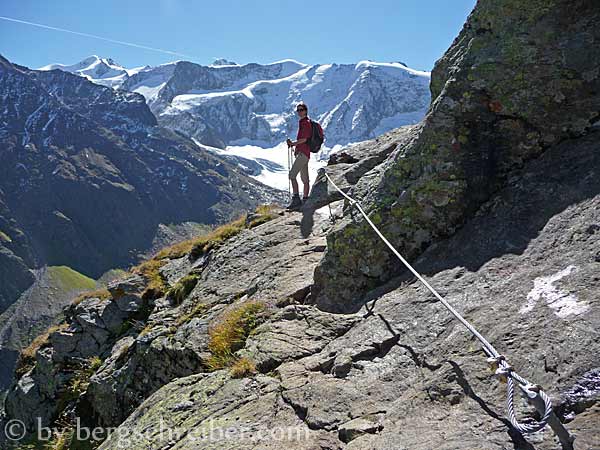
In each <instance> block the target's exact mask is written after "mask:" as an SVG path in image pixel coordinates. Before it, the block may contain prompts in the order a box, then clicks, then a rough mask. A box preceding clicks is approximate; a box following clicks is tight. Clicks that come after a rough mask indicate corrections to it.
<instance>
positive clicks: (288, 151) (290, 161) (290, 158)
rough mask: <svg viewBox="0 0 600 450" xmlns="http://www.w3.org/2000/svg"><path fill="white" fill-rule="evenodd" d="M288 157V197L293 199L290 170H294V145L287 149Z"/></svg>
mask: <svg viewBox="0 0 600 450" xmlns="http://www.w3.org/2000/svg"><path fill="white" fill-rule="evenodd" d="M287 157H288V198H289V200H290V201H291V200H292V180H290V170H292V147H290V146H289V145H288V149H287Z"/></svg>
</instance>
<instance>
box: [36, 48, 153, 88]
mask: <svg viewBox="0 0 600 450" xmlns="http://www.w3.org/2000/svg"><path fill="white" fill-rule="evenodd" d="M146 68H149V67H146ZM54 69H59V70H62V71H64V72H71V73H74V74H75V75H80V76H82V77H85V78H87V79H88V80H90V81H92V82H94V83H96V84H102V85H104V86H108V87H119V86H121V85H122V84H123V82H124V81H125V80H126V79H127V78H128V77H129V76H131V75H133V74H135V73H136V72H137V71H139V70H143V69H144V68H143V67H140V68H137V69H125V68H124V67H122V66H120V65H119V64H117V63H116V62H114V61H113V60H112V59H110V58H100V57H99V56H96V55H92V56H90V57H88V58H85V59H84V60H83V61H80V62H78V63H77V64H73V65H70V66H69V65H65V64H49V65H47V66H44V67H40V68H39V69H38V70H54Z"/></svg>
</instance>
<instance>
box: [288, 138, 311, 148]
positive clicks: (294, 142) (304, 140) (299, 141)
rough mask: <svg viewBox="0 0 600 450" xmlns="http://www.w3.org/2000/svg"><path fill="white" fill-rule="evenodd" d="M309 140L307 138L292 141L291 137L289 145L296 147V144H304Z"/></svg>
mask: <svg viewBox="0 0 600 450" xmlns="http://www.w3.org/2000/svg"><path fill="white" fill-rule="evenodd" d="M307 141H308V139H306V138H302V139H298V140H297V141H292V140H291V139H288V147H295V146H296V145H300V144H304V143H305V142H307Z"/></svg>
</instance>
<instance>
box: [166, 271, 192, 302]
mask: <svg viewBox="0 0 600 450" xmlns="http://www.w3.org/2000/svg"><path fill="white" fill-rule="evenodd" d="M196 284H198V275H196V274H190V275H186V276H184V277H183V278H181V279H180V280H179V281H178V282H177V283H175V286H173V287H172V288H171V289H169V292H167V297H169V299H170V300H171V301H172V302H173V303H175V304H176V305H181V303H182V302H183V301H184V300H185V298H186V297H187V296H188V295H189V293H190V292H192V289H194V288H195V287H196Z"/></svg>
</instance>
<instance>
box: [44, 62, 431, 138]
mask: <svg viewBox="0 0 600 450" xmlns="http://www.w3.org/2000/svg"><path fill="white" fill-rule="evenodd" d="M103 61H105V59H102V58H98V57H90V58H87V59H86V60H84V61H83V62H82V63H79V64H75V65H72V66H59V65H50V66H45V67H44V69H55V68H56V69H61V70H67V71H73V72H77V73H79V74H80V75H82V76H86V77H88V78H90V79H91V80H92V81H94V82H96V83H99V84H105V85H108V86H111V87H115V88H120V89H125V90H128V91H133V92H138V93H141V94H142V95H144V96H145V98H146V101H147V103H148V105H149V106H150V107H151V109H152V111H153V112H154V114H155V115H156V116H157V118H158V120H159V122H160V123H161V124H162V125H164V126H166V127H168V128H171V129H174V130H178V131H181V132H183V133H184V134H186V135H188V136H190V137H193V138H196V139H197V140H198V141H200V142H201V143H203V144H206V145H209V146H213V147H220V148H223V147H225V146H227V145H235V144H236V142H237V141H239V140H244V141H245V142H248V141H251V142H253V143H256V144H257V145H261V146H264V145H266V146H273V145H274V144H276V143H278V142H281V141H282V140H285V137H287V136H288V135H292V134H293V133H294V132H295V127H296V123H295V116H294V111H293V105H294V104H295V103H297V102H299V101H300V100H304V101H305V102H307V103H308V104H309V106H310V114H311V115H312V117H313V118H314V119H316V120H319V121H320V122H321V123H322V124H323V127H324V129H325V133H326V136H327V141H326V144H327V145H328V146H329V147H333V146H335V145H338V144H348V143H350V142H358V141H363V140H365V139H370V138H373V137H375V136H376V135H378V134H381V133H384V132H386V131H389V130H391V129H393V128H396V127H398V126H401V125H408V124H412V123H415V122H418V121H419V120H420V119H421V118H422V117H423V115H424V113H425V109H426V108H427V106H428V104H429V89H428V85H429V76H430V74H429V72H423V71H417V70H414V69H410V68H409V67H407V66H406V65H405V64H404V63H378V62H374V61H370V60H363V61H359V62H358V63H355V64H317V65H307V64H303V63H301V62H298V61H295V60H290V59H287V60H281V61H276V62H273V63H270V64H264V65H263V64H258V63H248V64H243V65H238V64H218V65H209V66H203V65H199V64H196V63H192V62H189V61H176V62H172V63H166V64H162V65H160V66H156V67H148V66H146V67H144V68H138V69H134V70H131V71H129V73H127V72H120V75H118V76H116V77H115V76H113V75H114V74H113V73H112V72H110V73H108V72H105V71H102V72H101V74H100V77H99V78H96V79H94V78H93V76H92V75H93V74H94V70H95V68H96V67H97V66H98V65H101V64H104V65H105V66H106V63H104V62H103ZM86 64H89V67H84V68H81V67H80V66H86ZM118 67H120V66H114V67H113V68H118ZM115 70H117V69H115ZM119 70H120V69H119ZM122 70H126V69H124V68H122ZM105 73H108V75H110V76H109V77H108V78H103V76H104V75H105ZM90 74H92V75H90Z"/></svg>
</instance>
